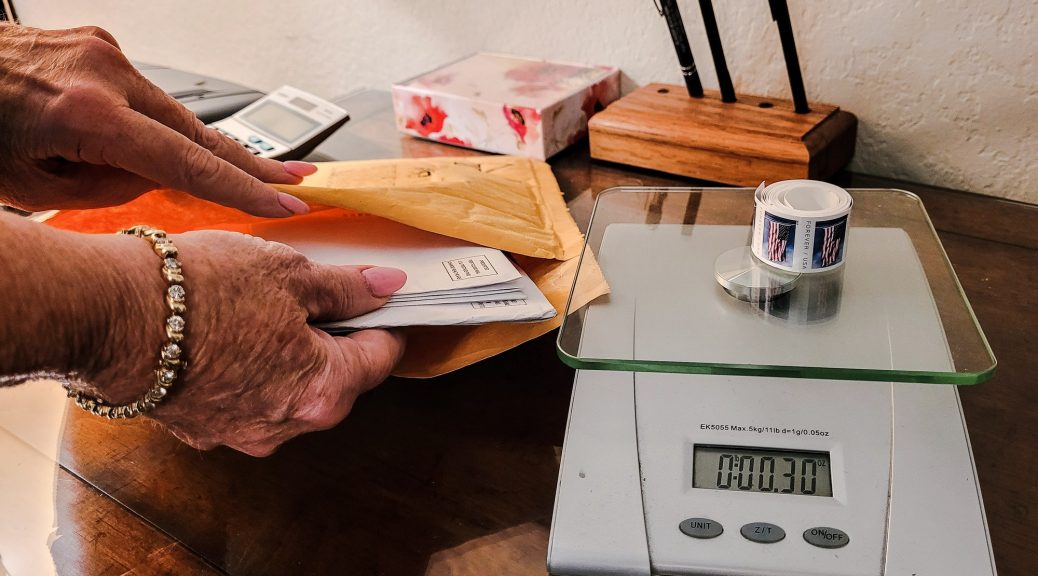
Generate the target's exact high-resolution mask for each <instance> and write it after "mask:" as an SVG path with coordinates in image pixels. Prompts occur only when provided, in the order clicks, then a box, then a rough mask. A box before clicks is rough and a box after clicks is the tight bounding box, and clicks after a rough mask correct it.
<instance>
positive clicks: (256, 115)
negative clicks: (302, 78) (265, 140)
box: [241, 101, 321, 144]
mask: <svg viewBox="0 0 1038 576" xmlns="http://www.w3.org/2000/svg"><path fill="white" fill-rule="evenodd" d="M241 117H242V119H243V120H245V121H246V122H248V123H249V124H252V125H253V126H255V127H256V128H258V129H260V130H262V131H264V132H266V133H267V134H270V135H271V136H273V137H275V138H277V139H278V140H281V141H282V142H285V143H286V144H289V143H292V142H295V141H296V140H298V139H299V138H301V137H302V136H303V135H304V134H306V133H307V132H310V131H311V130H313V129H314V128H317V127H318V126H320V125H321V123H320V122H317V121H316V120H311V119H310V118H307V117H306V116H303V115H302V114H300V113H298V112H294V111H293V110H291V109H290V108H286V107H285V106H282V105H280V104H278V103H276V102H270V101H267V102H264V103H262V104H260V105H259V106H257V107H256V108H254V109H252V110H250V111H248V112H246V113H245V114H243V115H242V116H241Z"/></svg>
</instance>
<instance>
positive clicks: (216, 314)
mask: <svg viewBox="0 0 1038 576" xmlns="http://www.w3.org/2000/svg"><path fill="white" fill-rule="evenodd" d="M172 238H173V240H174V242H175V243H176V245H177V248H178V250H179V253H180V260H181V262H182V265H183V269H184V277H185V282H184V286H185V288H186V289H187V302H186V304H187V312H186V313H185V319H186V320H187V327H186V329H185V331H184V349H185V353H186V360H187V362H188V366H187V368H186V369H185V370H183V371H182V372H181V375H180V378H179V379H178V381H177V382H176V384H175V385H174V387H173V388H171V389H170V393H169V396H168V397H167V398H166V400H165V401H164V402H163V403H162V404H160V405H159V406H158V407H157V408H156V409H155V410H153V411H151V412H149V416H151V417H152V418H154V419H155V420H157V421H159V422H161V423H162V424H164V425H165V426H167V427H168V428H169V429H170V430H171V431H172V432H173V434H175V435H176V436H177V437H178V438H180V439H181V440H183V441H185V442H187V443H188V444H190V445H192V446H195V447H197V448H201V449H210V448H213V447H215V446H217V445H221V444H223V445H227V446H230V447H231V448H234V449H236V450H239V451H242V452H245V453H247V454H251V455H254V456H265V455H268V454H270V453H271V452H273V451H274V450H275V449H276V448H277V447H278V445H280V444H281V443H283V442H285V441H286V440H288V439H290V438H292V437H294V436H297V435H299V434H302V433H305V432H310V431H315V430H323V429H327V428H331V427H332V426H335V425H336V424H338V423H339V422H340V421H341V420H342V419H343V418H345V417H346V415H347V414H348V413H349V412H350V409H351V407H352V406H353V402H354V400H355V399H356V398H357V396H358V395H360V394H361V393H362V392H365V391H366V390H368V389H370V388H372V387H374V386H375V385H377V384H378V383H380V382H381V381H382V380H383V379H384V378H385V377H386V376H387V375H388V374H389V371H390V370H391V369H392V368H393V366H394V365H395V364H396V362H397V360H398V359H399V358H400V356H401V354H402V353H403V339H402V337H401V336H400V335H398V334H395V333H392V332H389V331H386V330H363V331H359V332H355V333H352V334H350V335H349V336H345V337H333V336H331V335H329V334H327V333H325V332H323V331H320V330H318V329H315V328H313V327H312V326H310V325H309V324H308V322H320V321H330V320H340V319H344V318H349V317H353V316H356V315H358V314H362V313H365V312H368V311H370V310H373V309H375V308H377V307H379V306H381V305H382V304H384V303H385V301H386V299H387V297H388V296H389V295H390V294H391V293H393V292H395V291H396V290H398V289H399V288H400V287H401V286H402V285H403V283H404V281H405V279H406V276H405V275H404V273H403V272H402V271H400V270H396V269H394V268H371V267H363V266H328V265H322V264H317V263H314V262H311V261H310V260H308V259H307V258H305V257H304V256H302V255H301V254H299V253H298V252H296V251H294V250H293V249H291V248H289V247H288V246H285V245H283V244H278V243H273V242H265V241H263V240H261V239H259V238H254V237H251V236H245V235H242V234H235V233H230V232H211V231H210V232H191V233H187V234H182V235H177V236H172ZM131 240H132V241H134V242H138V243H141V241H140V240H139V239H135V238H134V239H131ZM141 244H142V245H143V243H141ZM143 250H148V248H147V247H146V246H144V247H143ZM138 252H139V251H138ZM143 256H144V257H146V258H148V259H149V261H148V262H147V265H148V267H149V270H148V271H147V278H152V277H154V278H157V279H158V283H157V284H156V283H153V282H150V281H148V282H145V284H144V285H143V286H142V287H141V289H140V290H139V292H140V294H139V301H140V302H143V303H148V305H149V309H148V310H147V312H146V314H145V319H144V320H143V324H142V321H141V319H140V318H137V319H136V320H135V324H134V327H133V330H139V331H140V332H139V333H133V332H120V331H119V330H115V331H113V332H110V333H109V336H108V339H109V340H110V341H112V339H113V338H114V341H112V342H111V344H110V346H111V349H110V350H107V351H106V352H105V353H103V354H100V355H98V357H99V358H103V360H101V361H100V363H102V364H104V365H101V366H98V367H96V368H95V370H94V373H93V374H87V376H88V377H89V379H90V380H92V381H94V382H98V383H104V382H118V383H119V384H118V385H117V386H115V387H107V388H106V387H101V386H99V389H101V390H102V391H104V392H105V393H106V394H105V395H106V396H108V397H109V398H110V400H112V401H113V402H125V401H131V400H132V399H134V398H135V397H136V396H139V395H140V394H141V393H142V392H143V391H144V390H145V389H147V386H148V385H149V384H148V383H149V382H150V381H152V380H153V379H154V372H153V371H154V369H155V366H156V363H157V359H158V356H157V350H158V349H159V346H160V344H161V342H162V341H163V339H164V337H163V336H161V335H160V333H159V330H158V329H159V328H161V326H162V325H163V324H164V318H165V316H167V315H168V314H169V313H168V311H166V310H165V304H164V303H162V302H161V294H162V293H163V291H164V287H163V282H162V280H161V277H160V275H159V274H157V273H156V272H155V270H157V264H156V262H155V261H154V259H155V256H154V254H143ZM132 300H137V298H133V299H132ZM151 304H154V306H151ZM160 304H161V306H160ZM138 326H139V328H138ZM131 375H132V376H131ZM128 376H131V377H128Z"/></svg>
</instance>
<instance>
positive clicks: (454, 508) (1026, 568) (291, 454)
mask: <svg viewBox="0 0 1038 576" xmlns="http://www.w3.org/2000/svg"><path fill="white" fill-rule="evenodd" d="M406 145H407V146H408V147H411V148H414V147H418V151H417V152H414V155H417V154H420V153H423V151H424V153H431V152H429V151H430V150H431V151H434V152H435V153H437V154H442V153H455V152H454V151H455V150H456V149H453V148H446V147H443V146H438V145H435V144H425V143H419V142H418V141H410V142H407V143H406ZM424 146H430V147H435V148H427V149H425V148H423V147H424ZM445 151H446V152H445ZM459 152H460V151H459ZM552 164H553V167H554V169H555V172H556V176H557V177H558V180H559V182H560V184H561V185H562V188H563V190H564V192H565V194H566V198H567V201H568V203H569V205H570V207H571V210H572V212H573V214H574V217H575V218H576V220H577V223H578V224H579V225H580V226H581V228H586V225H587V219H588V216H589V214H590V209H591V206H592V205H593V202H594V197H595V195H596V194H597V193H598V192H600V191H602V190H604V189H606V188H609V187H612V186H618V185H637V186H689V185H697V184H701V183H697V182H695V181H691V180H688V179H683V178H676V177H668V176H664V175H659V174H653V173H648V172H643V171H636V170H628V169H626V168H623V167H620V166H615V165H606V164H601V163H596V162H591V161H589V158H588V152H587V147H586V146H583V147H580V146H578V147H575V148H573V149H571V150H569V151H567V152H565V153H563V154H562V155H560V156H559V157H557V158H556V159H554V160H553V161H552ZM837 183H838V184H841V185H843V186H846V187H859V188H860V187H884V188H904V189H908V190H911V191H913V192H916V193H918V194H920V195H921V196H922V197H923V200H924V202H925V204H926V206H927V208H928V210H929V213H930V215H931V217H932V218H933V220H934V223H935V226H936V227H937V229H938V230H939V234H940V238H941V240H942V242H943V243H944V247H945V249H946V251H947V252H948V254H949V256H950V259H951V261H952V263H953V264H954V266H955V269H956V271H957V272H958V275H959V278H960V281H961V283H962V285H963V287H964V289H965V291H966V293H967V295H968V296H969V299H970V301H971V303H972V305H973V307H974V310H975V312H976V314H977V317H978V318H979V320H980V323H981V325H982V326H983V328H984V330H985V332H986V334H987V337H988V339H989V341H990V343H991V347H992V348H993V350H994V352H995V355H996V357H997V358H998V360H999V366H998V371H997V373H996V375H995V377H994V378H993V379H992V380H990V381H988V382H986V383H984V384H981V385H979V386H976V387H965V388H962V389H961V397H962V404H963V409H964V411H965V415H966V420H967V423H968V426H969V431H970V436H971V440H972V445H973V451H974V455H975V458H976V463H977V470H978V474H979V479H980V485H981V489H982V492H983V496H984V502H985V506H986V508H987V514H988V523H989V527H990V531H991V539H992V545H993V548H994V554H995V557H996V562H997V565H998V569H999V573H1000V574H1002V575H1003V576H1005V575H1025V574H1033V573H1034V571H1035V569H1036V567H1038V539H1036V538H1035V536H1034V528H1035V527H1036V526H1038V517H1036V515H1038V482H1035V480H1034V479H1035V478H1036V477H1038V464H1036V463H1038V434H1036V433H1035V431H1036V430H1038V410H1036V409H1035V406H1038V386H1034V385H1033V383H1034V375H1035V373H1036V372H1038V360H1036V358H1038V355H1036V354H1035V353H1034V352H1033V350H1034V349H1035V348H1036V346H1038V337H1036V335H1035V329H1036V328H1038V301H1036V299H1035V298H1034V294H1035V291H1036V289H1035V287H1036V286H1038V207H1034V206H1027V205H1023V204H1018V203H1013V202H1007V201H1001V200H996V199H991V198H986V197H980V196H975V195H970V194H963V193H958V192H952V191H947V190H939V189H935V188H932V187H925V186H915V185H909V184H905V183H900V182H894V181H891V180H884V179H878V178H870V177H865V176H859V175H855V174H847V173H845V174H841V175H839V176H838V178H837ZM1018 287H1023V288H1018ZM1028 296H1030V297H1028ZM554 338H555V333H554V332H552V333H550V334H548V335H545V336H544V337H541V338H538V339H536V340H533V341H531V342H528V343H527V344H525V345H523V346H520V347H519V348H517V349H514V350H512V351H509V352H507V353H504V354H501V355H499V356H497V357H495V358H492V359H489V360H487V361H484V362H481V363H479V364H477V365H474V366H471V367H469V368H466V369H463V370H460V371H458V372H455V373H452V374H448V375H446V376H443V377H440V378H435V379H431V380H403V379H390V380H388V381H386V382H385V383H384V384H382V385H381V386H380V387H379V388H377V389H375V390H374V391H372V392H370V393H368V394H366V395H365V396H363V397H362V398H361V399H360V400H359V401H358V402H357V404H356V407H355V408H354V410H353V412H352V414H351V415H350V416H349V417H348V418H347V419H346V421H344V422H343V423H342V424H341V425H339V426H338V427H336V428H334V429H332V430H330V431H327V432H321V433H316V434H310V435H306V436H303V437H300V438H297V439H295V440H293V441H291V442H289V443H288V444H286V445H285V446H284V447H282V448H281V449H280V450H279V451H278V452H277V453H275V454H274V455H273V456H271V457H269V458H264V459H254V458H250V457H248V456H244V455H242V454H239V453H236V452H234V451H231V450H229V449H223V448H221V449H216V450H213V451H211V452H198V451H195V450H193V449H191V448H189V447H187V446H185V445H183V444H181V443H180V442H178V441H177V440H175V439H174V438H172V437H170V436H167V435H166V434H165V433H163V432H162V431H160V430H158V429H157V428H156V427H155V426H154V425H153V424H151V423H149V422H148V421H146V420H145V421H137V422H129V423H113V422H108V421H104V420H101V419H97V418H94V417H90V416H89V415H87V414H85V413H81V412H80V411H76V410H72V411H69V413H68V419H67V424H66V429H65V432H64V435H63V439H62V444H61V451H60V465H61V466H60V469H59V477H58V493H57V499H56V500H57V518H58V535H59V538H58V539H57V540H56V541H55V542H54V544H53V546H52V554H53V556H54V560H55V563H56V565H57V567H58V569H59V572H60V573H63V574H77V575H94V574H97V575H102V574H104V575H107V574H123V573H127V572H132V573H134V574H250V575H251V574H278V575H283V574H365V575H366V574H371V575H375V574H379V575H413V574H429V575H438V574H459V575H461V574H537V575H543V574H545V558H546V555H547V543H548V531H549V528H550V525H551V516H552V506H553V502H554V496H555V486H556V480H557V475H558V463H559V457H560V454H561V446H562V443H563V437H564V433H565V426H566V417H567V412H568V408H569V396H570V392H571V385H572V379H573V371H572V370H571V369H569V368H567V367H566V366H564V365H563V364H562V363H561V362H560V361H559V360H558V359H557V356H556V352H555V342H554Z"/></svg>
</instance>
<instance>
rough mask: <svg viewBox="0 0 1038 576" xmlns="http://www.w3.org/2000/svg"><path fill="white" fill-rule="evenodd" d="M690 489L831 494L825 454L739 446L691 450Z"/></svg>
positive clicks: (811, 494)
mask: <svg viewBox="0 0 1038 576" xmlns="http://www.w3.org/2000/svg"><path fill="white" fill-rule="evenodd" d="M692 487H693V488H708V489H711V490H731V491H733V492H764V493H768V494H803V495H807V496H829V497H831V496H832V495H833V481H832V475H831V474H830V472H829V453H828V452H798V451H792V450H769V449H766V448H765V449H759V448H744V447H741V446H701V445H698V444H697V445H695V446H694V447H693V449H692Z"/></svg>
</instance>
